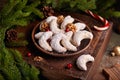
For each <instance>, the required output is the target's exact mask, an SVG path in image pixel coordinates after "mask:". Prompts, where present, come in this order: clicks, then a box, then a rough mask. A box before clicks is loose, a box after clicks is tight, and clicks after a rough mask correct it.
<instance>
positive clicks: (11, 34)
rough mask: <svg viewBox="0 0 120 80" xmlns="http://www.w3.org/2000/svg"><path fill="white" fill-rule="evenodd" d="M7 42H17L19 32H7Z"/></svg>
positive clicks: (13, 30)
mask: <svg viewBox="0 0 120 80" xmlns="http://www.w3.org/2000/svg"><path fill="white" fill-rule="evenodd" d="M6 40H7V41H15V40H17V31H16V30H15V29H10V30H8V31H7V32H6Z"/></svg>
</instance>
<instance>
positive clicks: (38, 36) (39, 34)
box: [35, 32, 44, 39]
mask: <svg viewBox="0 0 120 80" xmlns="http://www.w3.org/2000/svg"><path fill="white" fill-rule="evenodd" d="M43 33H44V32H38V33H36V34H35V38H36V39H39V38H40V37H41V36H42V35H43Z"/></svg>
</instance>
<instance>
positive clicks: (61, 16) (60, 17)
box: [57, 15, 64, 24]
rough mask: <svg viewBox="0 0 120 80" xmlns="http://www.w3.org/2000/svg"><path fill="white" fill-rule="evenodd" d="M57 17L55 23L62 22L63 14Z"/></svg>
mask: <svg viewBox="0 0 120 80" xmlns="http://www.w3.org/2000/svg"><path fill="white" fill-rule="evenodd" d="M57 18H58V19H57V23H58V24H61V23H62V22H63V20H64V16H63V15H60V16H58V17H57Z"/></svg>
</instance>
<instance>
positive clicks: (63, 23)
mask: <svg viewBox="0 0 120 80" xmlns="http://www.w3.org/2000/svg"><path fill="white" fill-rule="evenodd" d="M73 22H74V18H72V17H71V16H66V17H65V18H64V20H63V22H62V24H61V29H63V30H65V29H66V25H67V24H68V23H73Z"/></svg>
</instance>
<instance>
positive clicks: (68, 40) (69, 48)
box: [62, 31, 77, 51]
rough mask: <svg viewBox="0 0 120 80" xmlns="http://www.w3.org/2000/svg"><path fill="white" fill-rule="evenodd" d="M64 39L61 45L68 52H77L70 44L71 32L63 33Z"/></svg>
mask: <svg viewBox="0 0 120 80" xmlns="http://www.w3.org/2000/svg"><path fill="white" fill-rule="evenodd" d="M65 35H66V38H64V39H62V45H63V46H64V47H65V48H67V50H69V51H77V48H76V47H75V46H74V45H73V44H72V43H71V42H70V40H71V38H72V35H73V32H72V31H69V32H66V33H65Z"/></svg>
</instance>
